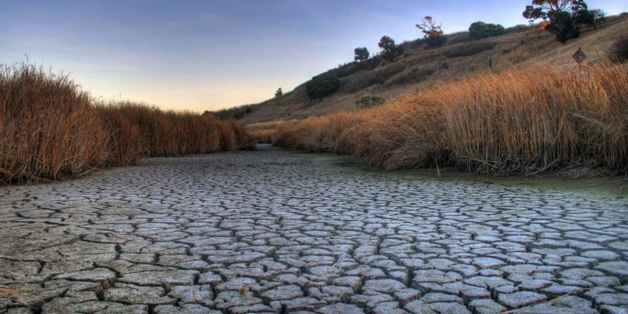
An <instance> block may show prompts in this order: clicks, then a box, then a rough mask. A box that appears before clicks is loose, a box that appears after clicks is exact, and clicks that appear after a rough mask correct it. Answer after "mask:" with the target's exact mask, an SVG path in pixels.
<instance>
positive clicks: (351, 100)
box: [215, 14, 628, 124]
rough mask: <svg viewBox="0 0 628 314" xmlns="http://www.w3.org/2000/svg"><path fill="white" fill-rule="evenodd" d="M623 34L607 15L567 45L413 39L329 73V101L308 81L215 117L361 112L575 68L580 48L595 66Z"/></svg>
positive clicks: (527, 38)
mask: <svg viewBox="0 0 628 314" xmlns="http://www.w3.org/2000/svg"><path fill="white" fill-rule="evenodd" d="M418 34H419V32H417V35H418ZM624 34H628V16H626V15H625V14H624V15H622V16H615V17H608V18H607V19H606V22H605V23H603V24H601V25H599V26H598V28H597V30H595V29H593V28H586V29H584V30H583V32H582V35H581V36H580V38H578V39H575V40H571V41H569V42H568V43H567V44H561V43H559V42H557V41H555V39H554V36H553V35H552V34H550V33H549V32H547V31H545V30H544V29H542V28H541V27H539V26H532V27H530V26H524V25H521V26H516V27H512V28H509V29H507V30H506V33H505V34H504V35H502V36H497V37H489V38H484V39H478V40H473V39H472V38H471V36H470V35H469V33H468V32H463V33H456V34H451V35H448V41H447V43H446V44H445V45H444V46H443V47H440V48H436V49H428V48H427V46H426V43H425V42H424V41H422V40H417V41H410V42H405V43H403V47H404V54H403V55H402V56H400V57H398V58H397V59H396V60H395V61H394V62H388V61H384V60H383V59H382V58H381V57H379V56H376V57H373V58H371V59H369V60H366V61H363V62H351V63H348V64H346V65H344V66H341V67H338V68H335V69H332V70H330V71H328V72H327V73H328V74H332V75H334V76H336V77H338V78H339V82H340V88H339V90H338V91H337V92H335V93H334V94H332V95H330V96H328V97H325V98H322V99H318V100H311V99H310V98H309V97H308V95H307V94H306V83H307V82H305V83H303V84H301V85H300V86H298V87H297V88H295V89H294V90H293V91H291V92H288V93H285V94H283V95H282V96H279V97H276V98H273V99H269V100H267V101H264V102H262V103H259V104H255V105H245V106H241V107H237V108H231V109H228V110H225V111H221V112H217V113H215V114H216V115H217V116H219V117H221V118H226V117H235V118H236V119H238V120H239V121H240V122H241V123H243V124H254V123H260V122H268V121H281V120H298V119H304V118H307V117H312V116H319V115H324V114H329V113H334V112H339V111H353V110H359V109H360V108H363V107H365V106H369V105H378V104H381V103H386V102H390V101H392V100H394V99H396V98H397V97H400V96H401V95H403V94H405V93H414V92H419V91H421V90H422V89H423V88H425V87H429V86H432V85H433V84H439V83H440V82H443V81H447V80H451V79H455V78H458V77H462V76H465V75H468V74H471V73H477V72H482V71H499V70H501V69H507V68H512V67H526V66H529V65H531V64H532V63H536V64H539V63H540V64H547V65H552V66H558V67H575V66H577V63H576V62H575V61H574V60H573V59H572V58H571V56H572V55H573V54H574V53H575V52H576V51H577V50H578V48H582V50H583V51H584V52H585V53H586V54H587V56H588V58H587V60H586V62H585V64H588V65H592V64H597V63H599V62H603V61H604V60H606V59H607V54H608V52H609V50H610V49H611V47H612V45H613V44H614V43H615V41H616V40H617V39H618V38H619V37H621V36H623V35H624Z"/></svg>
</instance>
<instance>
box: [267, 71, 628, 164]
mask: <svg viewBox="0 0 628 314" xmlns="http://www.w3.org/2000/svg"><path fill="white" fill-rule="evenodd" d="M260 132H262V130H258V131H255V133H258V134H259V133H260ZM264 132H267V130H266V131H264ZM265 136H270V137H271V138H272V140H273V144H275V145H280V146H287V147H292V148H296V149H303V150H309V151H311V152H336V153H348V154H352V155H354V156H356V157H358V158H360V159H361V160H362V161H364V162H365V163H368V164H371V165H374V166H379V167H384V168H387V169H400V168H418V167H434V168H438V167H441V168H442V167H454V168H457V169H460V170H463V171H467V172H475V173H497V174H510V173H526V174H535V173H540V172H544V171H550V170H563V169H572V168H602V169H606V170H608V171H609V172H613V173H621V174H626V173H628V72H627V71H626V67H625V66H623V65H601V66H587V67H584V68H583V71H582V72H581V71H578V70H576V71H570V70H565V69H558V68H555V67H547V66H541V65H536V66H534V67H530V68H525V69H516V70H507V71H502V72H500V73H484V74H477V75H474V76H472V77H469V78H466V79H460V80H455V81H451V82H448V83H443V84H441V85H439V86H436V87H433V88H430V89H427V90H425V91H424V92H422V93H417V94H406V95H404V96H402V97H401V98H399V99H398V100H396V101H395V102H393V103H391V104H388V105H384V106H381V107H377V108H372V109H368V110H363V111H360V112H340V113H335V114H329V115H326V116H322V117H316V118H309V119H305V120H300V121H296V122H290V123H282V124H278V125H276V126H275V131H274V133H270V134H265Z"/></svg>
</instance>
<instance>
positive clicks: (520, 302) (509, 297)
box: [497, 291, 547, 308]
mask: <svg viewBox="0 0 628 314" xmlns="http://www.w3.org/2000/svg"><path fill="white" fill-rule="evenodd" d="M497 299H498V301H499V303H501V304H504V305H506V306H508V307H510V308H519V307H522V306H526V305H530V304H532V303H537V302H541V301H545V300H547V297H546V296H545V295H542V294H539V293H535V292H529V291H522V292H515V293H512V294H505V293H502V294H500V295H499V297H498V298H497Z"/></svg>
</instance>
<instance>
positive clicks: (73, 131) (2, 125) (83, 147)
mask: <svg viewBox="0 0 628 314" xmlns="http://www.w3.org/2000/svg"><path fill="white" fill-rule="evenodd" d="M106 142H107V134H106V133H105V132H104V131H103V126H102V122H101V120H100V119H99V117H98V115H97V113H96V112H95V111H94V110H93V108H92V106H91V100H90V97H89V95H88V94H86V93H83V92H81V91H80V90H79V89H78V87H77V86H76V85H75V84H74V83H73V82H72V81H71V80H69V79H68V77H67V76H65V75H54V74H49V73H46V72H45V71H43V69H42V68H38V67H35V66H32V65H18V66H0V181H3V182H10V181H14V180H23V179H26V180H33V179H37V178H47V179H53V180H54V179H57V178H59V177H60V176H63V175H72V176H74V175H79V174H81V173H84V172H86V171H89V170H91V169H92V168H94V167H96V166H98V165H100V164H102V163H103V162H104V161H105V160H106V158H107V151H106V150H105V148H104V146H103V143H106Z"/></svg>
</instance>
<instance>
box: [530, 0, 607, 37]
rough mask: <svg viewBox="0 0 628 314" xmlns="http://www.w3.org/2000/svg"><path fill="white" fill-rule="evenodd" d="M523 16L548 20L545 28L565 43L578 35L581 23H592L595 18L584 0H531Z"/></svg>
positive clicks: (532, 20) (533, 19) (531, 19)
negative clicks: (548, 22)
mask: <svg viewBox="0 0 628 314" xmlns="http://www.w3.org/2000/svg"><path fill="white" fill-rule="evenodd" d="M523 17H525V18H526V19H528V20H530V22H534V21H536V20H538V19H543V20H549V21H550V24H549V25H548V26H547V27H546V28H545V29H546V30H547V31H549V32H551V33H552V34H554V35H555V36H556V40H558V41H560V42H562V43H565V42H567V41H568V40H569V39H572V38H578V37H579V36H580V27H581V26H582V25H583V24H591V25H594V21H595V18H593V14H592V13H591V12H590V11H589V8H588V6H587V4H586V3H585V1H584V0H533V1H532V5H529V6H526V10H525V11H523Z"/></svg>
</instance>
